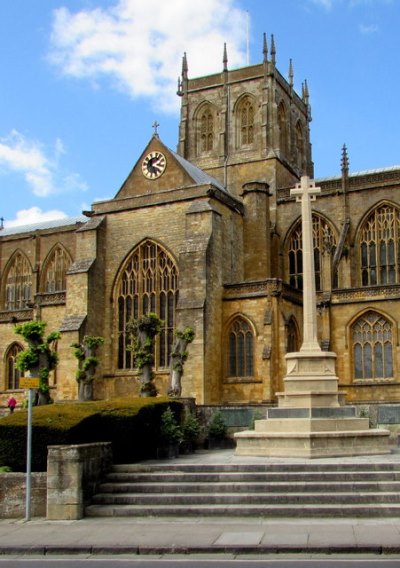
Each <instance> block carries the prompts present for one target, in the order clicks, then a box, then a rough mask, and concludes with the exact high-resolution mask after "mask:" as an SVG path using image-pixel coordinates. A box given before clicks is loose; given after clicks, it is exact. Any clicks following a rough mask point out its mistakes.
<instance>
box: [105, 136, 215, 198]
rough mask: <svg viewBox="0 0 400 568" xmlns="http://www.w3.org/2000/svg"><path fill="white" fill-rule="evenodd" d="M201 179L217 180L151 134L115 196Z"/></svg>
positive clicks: (134, 193) (209, 181)
mask: <svg viewBox="0 0 400 568" xmlns="http://www.w3.org/2000/svg"><path fill="white" fill-rule="evenodd" d="M204 183H214V184H217V183H218V182H217V181H216V180H214V179H213V178H211V176H208V175H207V174H205V173H204V172H202V171H201V170H199V168H197V167H196V166H194V165H193V164H190V163H189V162H187V160H184V159H183V158H181V157H180V156H178V155H177V154H175V152H172V150H170V149H169V148H167V146H165V144H163V143H162V142H161V140H160V139H159V138H158V136H153V137H152V139H151V140H150V142H149V144H148V145H147V147H146V149H145V150H144V151H143V153H142V155H141V156H140V158H139V160H138V161H137V162H136V164H135V166H134V167H133V169H132V171H131V173H130V174H129V176H128V177H127V179H126V180H125V182H124V183H123V184H122V187H121V189H120V190H119V191H118V193H117V195H116V196H115V199H124V198H126V197H134V196H137V195H146V194H151V193H158V192H160V191H165V190H168V189H174V188H179V187H185V186H193V185H197V184H204Z"/></svg>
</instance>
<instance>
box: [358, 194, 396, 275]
mask: <svg viewBox="0 0 400 568" xmlns="http://www.w3.org/2000/svg"><path fill="white" fill-rule="evenodd" d="M399 238H400V214H399V210H398V209H397V208H396V207H394V206H392V205H388V204H385V205H381V206H380V207H377V208H376V209H374V211H372V213H371V214H370V215H369V216H368V218H367V219H366V220H365V222H364V223H363V225H362V227H361V231H360V241H359V242H360V266H361V284H362V285H363V286H376V285H385V284H398V283H399V281H400V279H399V254H400V250H399Z"/></svg>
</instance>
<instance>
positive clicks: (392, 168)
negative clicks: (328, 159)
mask: <svg viewBox="0 0 400 568" xmlns="http://www.w3.org/2000/svg"><path fill="white" fill-rule="evenodd" d="M397 170H400V165H399V166H389V167H387V168H377V169H375V170H363V171H361V172H352V173H349V177H358V176H370V175H374V174H382V173H385V172H395V171H397ZM341 178H342V176H341V175H336V176H327V177H321V178H315V181H316V182H321V181H330V180H333V179H341Z"/></svg>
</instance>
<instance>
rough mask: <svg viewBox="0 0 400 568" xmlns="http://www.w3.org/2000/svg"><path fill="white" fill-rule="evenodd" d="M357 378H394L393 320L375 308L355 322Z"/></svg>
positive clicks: (353, 334)
mask: <svg viewBox="0 0 400 568" xmlns="http://www.w3.org/2000/svg"><path fill="white" fill-rule="evenodd" d="M351 339H352V348H353V361H354V378H355V379H372V380H373V379H390V378H393V331H392V324H391V323H390V321H389V320H387V319H386V318H385V317H384V316H382V315H381V314H378V313H377V312H374V311H372V310H370V311H368V312H367V313H365V314H364V315H362V316H361V317H360V318H358V320H357V321H356V322H355V323H354V324H353V325H352V328H351Z"/></svg>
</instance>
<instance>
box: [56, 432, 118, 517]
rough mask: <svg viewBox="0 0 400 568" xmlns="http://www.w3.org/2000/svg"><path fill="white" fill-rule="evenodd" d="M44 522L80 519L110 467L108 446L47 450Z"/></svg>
mask: <svg viewBox="0 0 400 568" xmlns="http://www.w3.org/2000/svg"><path fill="white" fill-rule="evenodd" d="M48 450H49V453H48V458H47V518H48V519H49V520H52V521H53V520H72V519H81V518H82V517H83V516H84V508H85V505H86V504H87V503H88V501H89V500H90V497H91V496H92V495H93V494H94V493H95V491H96V487H97V485H98V483H99V482H100V481H101V478H102V477H103V475H104V473H105V472H106V471H108V470H109V469H110V468H111V466H112V450H111V442H100V443H93V444H81V445H71V446H49V448H48Z"/></svg>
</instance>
